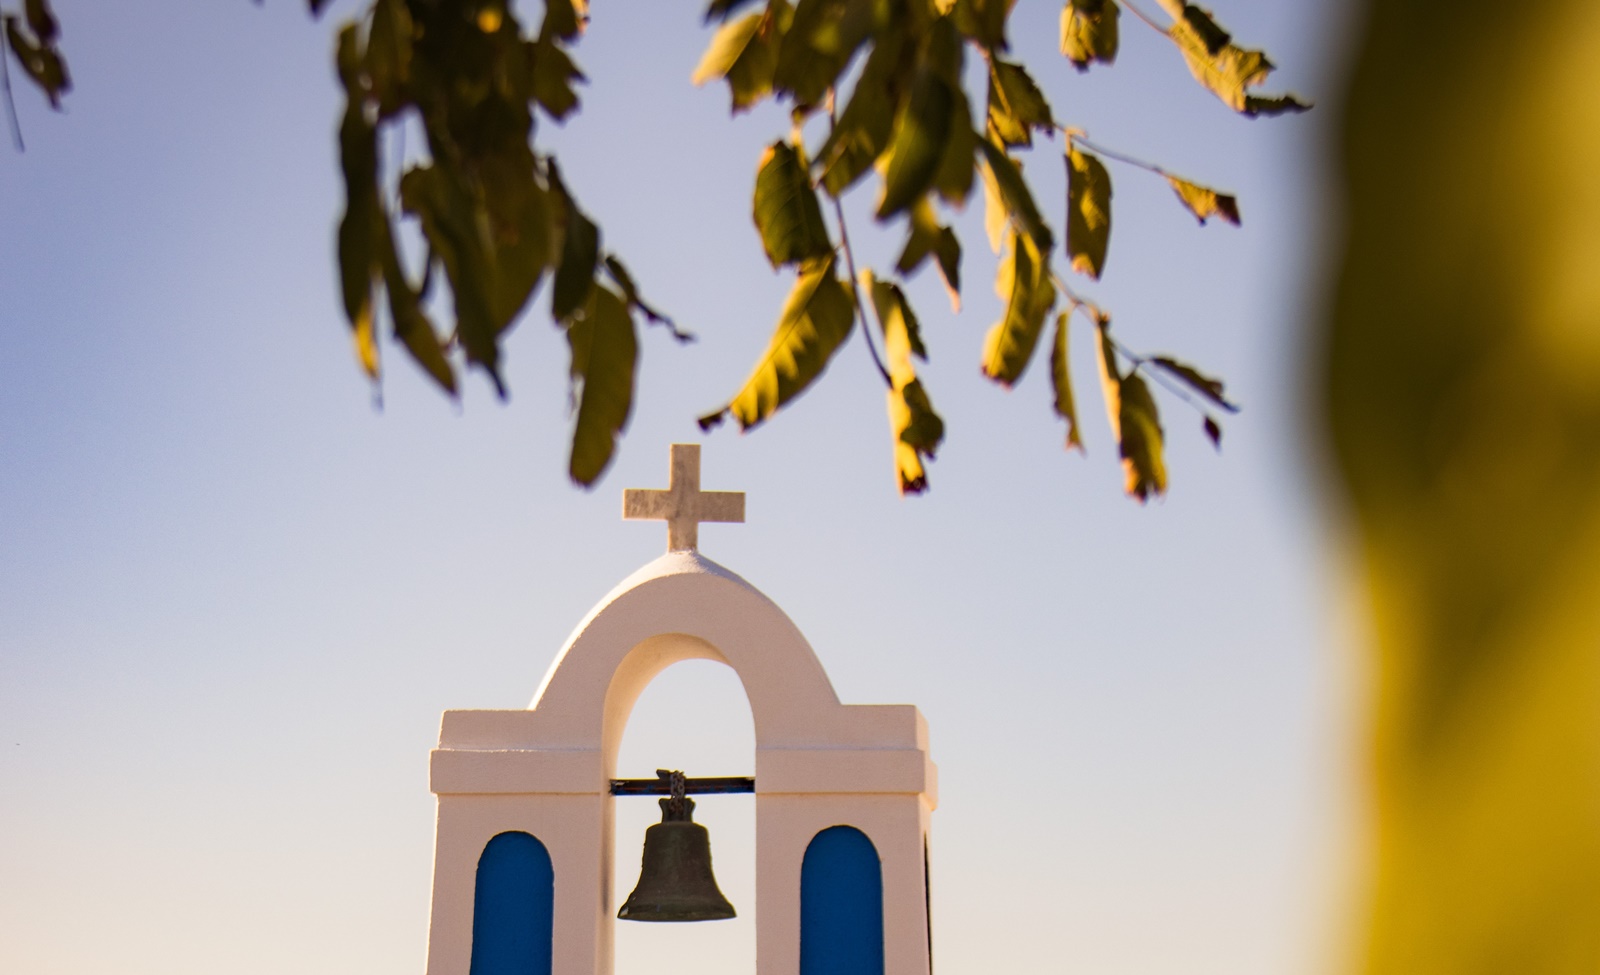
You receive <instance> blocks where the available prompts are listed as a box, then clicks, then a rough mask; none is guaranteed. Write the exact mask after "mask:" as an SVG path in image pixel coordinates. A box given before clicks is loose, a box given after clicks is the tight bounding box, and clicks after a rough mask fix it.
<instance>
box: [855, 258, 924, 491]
mask: <svg viewBox="0 0 1600 975" xmlns="http://www.w3.org/2000/svg"><path fill="white" fill-rule="evenodd" d="M861 285H862V288H863V289H864V290H866V292H867V293H868V294H869V295H871V296H872V306H873V310H874V311H875V312H876V314H877V316H878V322H879V323H880V324H881V325H882V327H883V358H884V365H885V367H886V368H887V369H888V371H889V385H890V389H889V394H888V405H889V430H890V432H891V433H893V434H894V457H895V469H896V470H897V471H898V473H899V485H900V493H901V494H920V493H921V492H923V491H925V490H927V487H928V476H927V472H926V471H925V470H924V469H923V466H922V458H924V457H926V458H928V459H930V460H931V459H932V458H933V455H934V452H935V451H937V450H938V449H939V444H940V442H941V441H943V440H944V421H943V420H942V419H940V418H939V414H937V413H935V412H934V410H933V404H932V403H931V402H930V401H929V399H928V394H927V392H926V391H925V390H924V389H923V388H922V382H921V380H919V379H918V378H917V372H916V368H915V366H914V365H913V363H912V361H911V360H912V357H913V356H914V357H916V358H918V359H926V358H927V357H928V350H927V349H926V348H925V347H924V346H923V344H922V335H921V329H920V328H919V326H918V324H917V316H916V315H915V314H913V313H912V311H911V305H910V303H909V302H907V301H906V296H905V293H904V292H902V291H901V290H900V289H899V288H898V287H896V286H895V285H894V284H892V283H890V282H888V281H879V280H878V279H876V278H875V277H873V274H872V272H871V271H863V272H861Z"/></svg>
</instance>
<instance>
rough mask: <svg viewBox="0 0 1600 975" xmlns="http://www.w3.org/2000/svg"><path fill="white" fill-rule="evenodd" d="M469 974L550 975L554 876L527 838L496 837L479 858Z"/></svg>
mask: <svg viewBox="0 0 1600 975" xmlns="http://www.w3.org/2000/svg"><path fill="white" fill-rule="evenodd" d="M472 904H473V906H472V973H471V975H551V972H550V968H551V934H552V930H553V927H554V913H555V871H554V870H553V869H552V868H551V866H550V853H549V851H547V850H546V849H545V848H544V844H543V843H540V842H539V841H538V840H537V839H535V838H534V837H532V836H530V835H528V834H527V833H501V834H500V835H499V836H496V837H495V838H494V839H492V840H490V841H489V842H488V844H487V845H485V846H484V848H483V854H482V855H481V856H480V857H478V881H477V886H476V889H475V890H474V892H473V902H472Z"/></svg>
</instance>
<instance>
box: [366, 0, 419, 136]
mask: <svg viewBox="0 0 1600 975" xmlns="http://www.w3.org/2000/svg"><path fill="white" fill-rule="evenodd" d="M414 31H415V25H414V24H413V23H412V21H411V11H410V10H409V9H408V8H407V7H406V4H405V0H377V2H376V3H374V4H373V6H372V29H371V30H370V31H369V32H368V33H367V50H366V57H365V61H366V70H367V79H368V81H370V82H371V84H372V94H373V96H374V97H376V98H377V100H378V114H379V115H380V116H381V117H383V118H390V117H392V116H393V115H395V114H396V113H397V112H399V111H401V110H402V109H404V108H405V107H406V104H407V102H408V100H409V98H410V95H409V93H408V92H407V91H406V86H407V85H408V84H410V82H411V57H412V51H411V40H412V36H413V33H414Z"/></svg>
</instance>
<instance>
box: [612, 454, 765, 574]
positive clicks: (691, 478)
mask: <svg viewBox="0 0 1600 975" xmlns="http://www.w3.org/2000/svg"><path fill="white" fill-rule="evenodd" d="M622 517H623V518H628V519H637V518H654V519H659V520H664V521H666V523H667V551H669V552H692V551H695V550H696V549H698V548H699V546H700V522H702V521H734V522H743V521H744V492H743V491H702V490H700V445H699V444H696V443H675V444H673V445H672V469H671V472H670V473H669V475H668V477H667V489H666V490H665V491H652V490H645V489H642V488H628V489H627V490H625V491H623V492H622Z"/></svg>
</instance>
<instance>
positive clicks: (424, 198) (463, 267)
mask: <svg viewBox="0 0 1600 975" xmlns="http://www.w3.org/2000/svg"><path fill="white" fill-rule="evenodd" d="M400 202H401V204H402V206H404V208H405V211H406V212H407V213H411V214H414V215H416V216H417V217H419V218H421V220H422V233H423V236H425V237H426V238H427V240H428V247H429V248H430V249H431V251H432V252H433V253H434V254H435V255H436V256H437V257H438V258H439V260H440V261H441V262H442V263H443V264H444V269H445V273H446V274H447V275H448V276H449V278H450V291H451V294H452V295H453V297H454V300H455V313H456V336H457V338H458V339H459V340H460V342H461V347H462V349H463V350H464V351H465V352H466V354H467V361H468V362H471V363H475V364H477V365H479V366H481V367H482V368H483V369H484V371H485V372H487V373H488V374H489V379H490V380H491V381H492V382H493V383H494V386H495V390H496V391H497V392H498V393H499V395H500V397H501V398H502V399H503V398H504V397H505V395H506V391H505V384H504V383H503V382H502V381H501V379H500V368H499V363H500V347H499V344H498V342H497V341H496V339H497V336H498V335H499V334H500V331H501V330H502V326H503V324H504V323H502V322H499V321H497V320H496V317H495V314H494V305H493V299H492V298H491V295H492V293H493V287H492V284H491V277H492V268H491V265H490V262H489V258H488V247H487V245H486V243H485V241H484V239H483V237H482V235H481V233H480V228H481V227H483V226H484V225H485V224H486V223H487V221H486V220H482V219H480V215H481V210H480V208H479V207H478V206H477V205H476V204H475V203H474V201H473V199H472V196H471V194H470V193H469V192H468V191H467V190H466V188H465V187H463V186H462V185H461V181H460V179H459V178H458V177H457V176H456V175H455V174H454V173H453V172H451V171H450V170H448V169H445V168H443V166H442V165H439V164H435V165H431V166H416V167H413V168H411V169H410V170H408V171H407V172H406V174H405V175H404V176H402V177H401V178H400Z"/></svg>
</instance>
